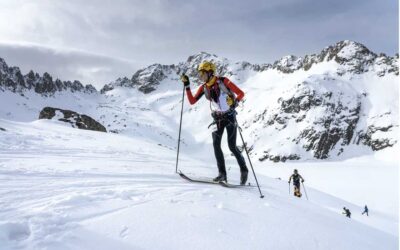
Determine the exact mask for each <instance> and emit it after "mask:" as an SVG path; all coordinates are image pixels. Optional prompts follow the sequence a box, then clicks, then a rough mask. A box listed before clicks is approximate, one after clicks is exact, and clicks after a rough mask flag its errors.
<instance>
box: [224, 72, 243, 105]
mask: <svg viewBox="0 0 400 250" xmlns="http://www.w3.org/2000/svg"><path fill="white" fill-rule="evenodd" d="M224 84H225V86H226V87H227V88H229V89H230V90H231V91H232V92H233V93H235V94H236V100H238V101H241V100H242V99H243V97H244V93H243V91H242V90H241V89H239V87H238V86H236V85H235V84H234V83H233V82H231V80H229V79H228V78H226V77H225V78H224Z"/></svg>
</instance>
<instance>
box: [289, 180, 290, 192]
mask: <svg viewBox="0 0 400 250" xmlns="http://www.w3.org/2000/svg"><path fill="white" fill-rule="evenodd" d="M289 195H290V181H289Z"/></svg>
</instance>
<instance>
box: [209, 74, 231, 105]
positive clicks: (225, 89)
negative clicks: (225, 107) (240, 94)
mask: <svg viewBox="0 0 400 250" xmlns="http://www.w3.org/2000/svg"><path fill="white" fill-rule="evenodd" d="M224 79H225V77H218V78H217V80H216V82H217V84H218V88H219V90H220V91H222V92H224V93H225V94H227V95H228V96H229V97H234V96H235V95H234V94H233V92H232V91H231V90H230V89H229V88H228V87H226V86H225V83H224ZM213 87H214V86H213ZM203 88H204V89H203V90H204V91H203V92H204V95H205V97H206V98H207V100H209V101H210V100H211V93H210V90H209V89H207V86H206V85H205V84H204V85H203Z"/></svg>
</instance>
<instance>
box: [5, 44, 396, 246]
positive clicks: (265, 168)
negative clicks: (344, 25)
mask: <svg viewBox="0 0 400 250" xmlns="http://www.w3.org/2000/svg"><path fill="white" fill-rule="evenodd" d="M0 59H1V58H0ZM398 59H399V58H398V55H396V56H394V57H390V56H389V57H388V56H385V55H379V56H378V55H377V54H375V53H373V52H371V51H369V50H368V49H367V48H366V47H365V46H363V45H362V44H359V43H355V42H352V41H349V40H345V41H341V42H338V43H337V44H335V45H333V46H329V47H327V48H325V49H323V50H322V51H321V53H319V54H313V55H306V56H305V57H302V58H300V57H296V56H286V57H283V58H282V59H281V60H278V61H276V62H275V63H273V64H257V65H256V64H251V63H248V62H232V61H230V60H228V59H226V58H221V57H218V56H216V55H211V54H208V53H205V52H201V53H199V54H196V55H193V56H190V57H189V58H188V60H187V61H186V62H181V63H179V64H177V65H161V64H154V65H151V66H149V67H146V68H143V69H140V70H139V71H137V72H135V73H134V75H133V76H132V77H131V78H127V77H125V78H119V79H117V80H116V81H114V82H111V83H109V84H107V85H105V86H104V87H103V89H102V90H101V91H100V92H99V91H96V90H95V89H94V88H93V87H90V86H86V87H84V86H83V85H82V84H80V83H79V82H76V81H74V82H72V83H71V82H68V81H67V82H61V81H60V80H58V79H54V80H53V79H52V77H51V76H50V75H49V74H47V73H46V74H43V76H40V75H39V74H35V73H34V72H33V71H32V72H30V73H28V74H26V75H23V74H22V73H21V72H20V70H19V69H18V68H17V67H8V66H7V64H6V63H5V61H4V60H2V59H1V60H0V250H3V249H4V250H8V249H29V250H30V249H35V250H36V249H57V250H58V249H73V250H76V249H163V250H164V249H174V250H176V249H230V250H231V249H240V250H248V249H251V250H256V249H257V250H258V249H273V250H286V249H290V250H294V249H307V250H317V249H318V250H327V249H333V250H336V249H340V250H342V249H349V250H350V249H351V250H354V249H362V250H368V249H371V250H378V249H379V250H381V249H382V250H391V249H398V248H399V229H398V227H399V224H398V222H399V216H398V211H399V205H398V203H399V186H398V184H399V173H398V169H399V160H398V152H399V143H398V140H399V137H398V134H399V71H398ZM203 60H211V61H212V62H214V63H216V64H217V71H218V72H219V73H221V75H223V76H226V77H229V79H230V80H231V81H233V82H234V83H235V84H237V85H238V86H239V87H240V88H241V89H242V90H243V91H244V92H245V98H244V101H243V102H242V103H241V104H240V105H239V107H238V108H237V111H238V116H237V120H238V124H239V125H240V126H241V127H242V128H243V136H244V138H245V140H246V143H247V145H248V146H249V148H251V159H252V162H253V165H254V169H255V171H256V173H257V176H258V180H259V183H260V185H261V190H262V192H263V194H264V195H265V198H264V199H260V198H259V196H260V195H259V193H258V189H257V188H256V187H255V186H254V185H255V181H254V177H253V176H252V175H250V176H249V182H250V183H251V184H252V186H246V187H241V188H225V187H222V186H219V185H212V184H199V183H192V182H189V181H187V180H184V179H182V178H181V177H179V175H177V174H176V173H175V160H176V147H177V138H178V128H179V118H180V111H181V105H182V103H181V98H182V90H183V89H182V87H183V86H182V83H181V82H180V80H179V75H178V74H181V73H183V72H184V73H186V74H187V75H188V76H190V79H191V87H192V91H193V92H194V91H195V90H196V89H197V87H198V85H197V84H196V83H197V81H198V78H197V77H198V73H197V66H198V64H199V63H200V62H202V61H203ZM44 107H53V108H59V109H68V110H72V111H75V112H77V113H79V114H84V115H88V116H90V117H92V118H93V119H95V120H96V121H98V122H99V123H100V124H101V125H103V126H104V127H105V128H106V129H107V131H108V132H107V133H102V132H94V131H87V130H80V129H77V128H72V127H71V125H70V124H68V123H64V122H61V121H58V120H57V119H54V118H53V119H52V120H38V117H39V113H40V111H41V110H42V109H43V108H44ZM60 114H61V113H59V115H60ZM211 122H212V118H211V115H210V105H209V103H208V101H207V100H206V99H205V98H203V99H202V100H200V101H199V102H198V103H196V105H192V106H190V105H188V102H187V99H186V98H185V100H184V110H183V124H182V141H181V147H180V148H181V152H180V158H179V170H181V171H182V172H184V173H185V174H187V175H188V176H193V177H203V178H205V177H215V176H216V175H217V167H216V162H215V157H214V152H213V148H212V137H211V133H212V128H207V127H208V125H209V124H210V123H211ZM237 144H238V145H240V146H242V142H241V139H240V136H238V137H237ZM222 147H223V151H224V154H225V160H226V166H227V171H228V181H229V182H230V183H238V182H239V175H240V173H239V167H238V166H237V162H236V160H235V159H234V157H233V156H232V155H231V153H230V152H229V150H228V146H227V142H226V133H225V135H224V138H223V140H222ZM245 158H246V162H247V157H245ZM247 164H248V162H247ZM248 167H250V165H249V164H248ZM294 169H298V170H299V172H300V174H301V175H302V176H303V177H304V178H305V180H306V181H305V183H304V184H305V186H306V190H307V195H308V198H309V199H307V198H306V196H305V192H303V197H302V198H301V199H299V198H296V197H294V196H293V194H291V193H290V192H292V190H290V189H291V188H292V187H290V186H289V185H288V179H289V176H290V175H291V173H292V172H293V170H294ZM250 174H251V172H250ZM364 205H367V206H368V207H369V209H370V211H369V213H370V214H369V216H368V217H367V216H366V215H362V214H361V213H362V211H363V208H364ZM343 207H347V208H349V209H350V211H351V212H352V218H351V219H349V218H346V217H345V216H344V215H343V214H342V211H343Z"/></svg>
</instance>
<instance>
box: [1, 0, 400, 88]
mask: <svg viewBox="0 0 400 250" xmlns="http://www.w3.org/2000/svg"><path fill="white" fill-rule="evenodd" d="M398 9H399V7H398V1H397V0H351V1H349V0H268V1H263V0H259V1H256V0H246V1H241V0H237V1H235V0H219V1H217V0H202V1H198V0H196V1H189V0H147V1H143V0H140V1H139V0H101V1H100V0H85V1H81V0H68V1H62V0H36V1H34V0H0V20H1V21H0V57H1V58H4V59H5V60H6V62H7V63H8V64H9V65H10V66H11V65H16V66H19V67H20V68H21V69H22V71H23V73H27V72H28V71H29V70H30V69H33V70H34V71H37V72H39V73H43V72H46V71H47V72H49V73H50V74H52V75H53V76H54V77H58V78H61V79H62V80H73V79H78V80H80V81H82V82H83V83H85V84H88V83H91V84H93V85H95V86H96V87H97V88H100V87H102V86H103V85H104V84H105V83H108V82H110V81H112V80H115V79H116V78H117V77H120V76H128V77H131V76H132V74H133V73H134V72H135V70H137V69H139V68H140V67H144V66H147V65H149V64H152V63H156V62H157V63H163V64H173V63H178V62H181V61H185V60H186V59H187V57H188V56H190V55H193V54H196V53H198V52H200V51H207V52H210V53H214V54H217V55H219V56H222V57H227V58H229V59H232V60H234V61H242V60H246V61H250V62H253V63H267V62H273V61H274V60H277V59H279V58H280V57H282V56H284V55H288V54H294V55H298V56H302V55H305V54H308V53H318V52H319V51H320V50H322V49H323V48H324V47H326V46H328V45H331V44H334V43H336V42H337V41H340V40H345V39H349V40H354V41H357V42H361V43H363V44H364V45H366V46H367V47H368V48H370V49H371V50H373V51H374V52H377V53H379V52H384V53H386V54H388V55H394V54H395V53H396V52H397V51H398V42H399V38H398V36H399V25H398Z"/></svg>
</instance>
